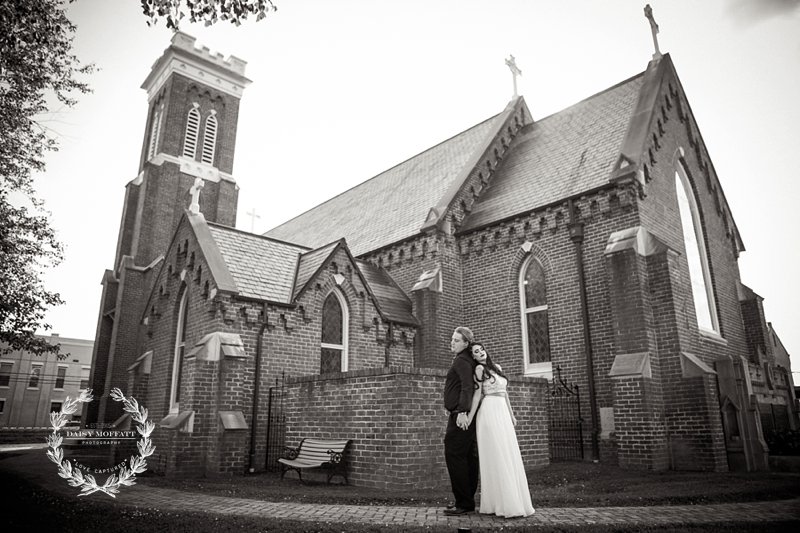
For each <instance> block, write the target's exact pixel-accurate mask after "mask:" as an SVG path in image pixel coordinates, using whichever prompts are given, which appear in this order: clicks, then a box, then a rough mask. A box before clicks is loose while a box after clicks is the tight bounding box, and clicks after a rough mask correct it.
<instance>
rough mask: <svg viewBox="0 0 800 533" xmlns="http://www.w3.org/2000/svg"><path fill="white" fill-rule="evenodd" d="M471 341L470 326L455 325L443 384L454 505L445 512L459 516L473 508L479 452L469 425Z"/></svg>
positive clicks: (473, 429)
mask: <svg viewBox="0 0 800 533" xmlns="http://www.w3.org/2000/svg"><path fill="white" fill-rule="evenodd" d="M473 340H474V336H473V335H472V331H470V329H469V328H465V327H458V328H456V330H455V331H454V332H453V337H452V338H451V339H450V351H451V352H453V353H454V354H455V357H453V364H452V366H451V367H450V370H449V371H448V372H447V379H446V380H445V383H444V407H445V409H447V411H448V412H449V413H450V416H449V417H448V420H447V431H446V432H445V436H444V457H445V461H446V463H447V472H448V473H449V474H450V485H451V486H452V488H453V496H455V500H456V501H455V506H454V507H448V508H447V509H445V511H444V514H447V515H459V514H464V513H469V512H470V511H474V510H475V491H476V490H477V489H478V453H477V446H478V445H477V442H476V440H475V424H471V425H470V424H468V422H467V415H468V414H469V410H470V408H471V407H472V394H473V392H474V391H475V388H474V386H473V379H472V375H473V372H474V371H475V361H474V360H473V359H472V354H471V353H470V351H469V345H470V343H471V342H472V341H473Z"/></svg>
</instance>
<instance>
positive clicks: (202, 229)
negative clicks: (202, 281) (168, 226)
mask: <svg viewBox="0 0 800 533" xmlns="http://www.w3.org/2000/svg"><path fill="white" fill-rule="evenodd" d="M184 216H185V217H186V219H187V220H188V221H189V225H190V226H191V228H192V230H193V231H194V234H195V237H196V238H197V245H198V246H199V247H200V250H201V251H202V252H203V257H205V259H206V263H207V264H208V269H209V270H210V271H211V277H212V278H214V282H215V283H216V284H217V290H218V291H225V292H230V293H234V294H235V293H238V292H239V287H237V285H236V281H235V280H234V279H233V275H232V274H231V272H230V270H228V265H227V264H226V263H225V259H224V258H223V257H222V252H220V251H219V247H218V246H217V243H216V241H215V240H214V237H213V236H212V235H211V232H210V231H209V229H208V224H207V223H206V219H205V217H204V216H203V214H202V213H198V214H196V215H192V214H190V213H188V212H186V214H185V215H184ZM176 234H177V232H176Z"/></svg>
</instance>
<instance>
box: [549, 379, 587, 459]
mask: <svg viewBox="0 0 800 533" xmlns="http://www.w3.org/2000/svg"><path fill="white" fill-rule="evenodd" d="M547 417H548V424H549V430H550V441H549V444H550V460H551V461H581V460H583V418H582V417H581V395H580V388H579V387H578V385H577V383H574V384H570V383H568V382H567V381H566V380H565V379H564V377H563V376H562V375H561V367H560V366H557V367H556V368H555V375H554V376H553V381H551V382H550V385H549V387H548V397H547Z"/></svg>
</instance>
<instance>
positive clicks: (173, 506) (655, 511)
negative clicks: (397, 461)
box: [0, 449, 800, 530]
mask: <svg viewBox="0 0 800 533" xmlns="http://www.w3.org/2000/svg"><path fill="white" fill-rule="evenodd" d="M2 451H3V450H0V470H6V471H12V472H14V473H17V474H19V475H21V476H23V477H25V478H26V479H28V480H30V481H31V482H33V483H36V484H37V485H39V486H41V487H43V488H45V489H47V490H49V491H51V492H56V493H58V494H62V495H66V496H71V497H77V496H76V495H77V490H76V489H73V488H72V487H69V486H68V485H67V484H66V482H65V481H64V480H63V479H61V478H59V477H58V475H57V473H56V467H55V465H53V464H52V463H51V462H50V461H49V460H47V458H46V457H44V450H43V449H38V450H33V451H31V452H26V453H23V454H21V455H17V456H14V457H6V458H3V455H5V454H3V453H2ZM89 498H94V499H95V501H106V502H108V503H111V504H113V505H124V506H129V507H134V508H136V507H138V508H147V509H158V510H161V511H193V512H204V513H212V514H219V515H239V516H251V517H263V518H274V519H284V520H300V521H312V522H328V523H333V524H339V525H343V526H344V525H346V524H348V523H349V524H354V523H361V524H372V525H386V526H390V527H397V529H402V526H403V525H408V526H422V527H425V526H430V527H437V528H442V527H445V528H447V527H452V528H453V529H454V530H455V529H456V528H458V527H470V528H473V529H496V528H501V527H502V528H505V529H517V528H532V527H536V526H582V525H586V526H591V525H626V526H635V525H637V524H641V525H647V526H659V525H684V524H720V523H726V522H728V523H733V522H739V523H769V522H781V521H793V520H794V521H799V523H800V498H796V499H793V500H783V501H772V502H751V503H728V504H714V505H697V506H694V505H676V506H652V507H595V508H591V507H588V508H586V507H584V508H537V509H536V513H535V514H534V515H533V516H530V517H527V518H515V519H503V518H499V517H495V516H483V515H479V514H476V513H470V514H468V515H462V516H455V517H450V516H445V515H444V514H443V512H442V509H440V508H431V507H401V506H397V507H395V506H359V505H325V504H303V503H291V502H266V501H258V500H248V499H240V498H226V497H221V496H213V495H207V494H200V493H194V492H191V493H190V492H183V491H177V490H173V489H164V488H156V487H147V486H145V485H142V484H137V485H135V486H133V487H124V488H123V490H122V491H121V493H120V494H119V495H117V498H116V500H112V499H111V498H109V497H107V496H106V495H104V494H96V495H92V496H89Z"/></svg>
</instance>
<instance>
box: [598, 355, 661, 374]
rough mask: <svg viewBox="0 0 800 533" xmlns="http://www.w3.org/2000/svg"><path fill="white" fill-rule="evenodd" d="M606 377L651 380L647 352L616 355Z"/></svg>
mask: <svg viewBox="0 0 800 533" xmlns="http://www.w3.org/2000/svg"><path fill="white" fill-rule="evenodd" d="M608 375H609V376H611V377H612V378H621V377H632V376H635V377H643V378H652V377H653V375H652V371H651V369H650V354H649V353H648V352H640V353H620V354H617V356H616V357H615V358H614V363H613V364H612V365H611V371H610V372H609V373H608Z"/></svg>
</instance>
